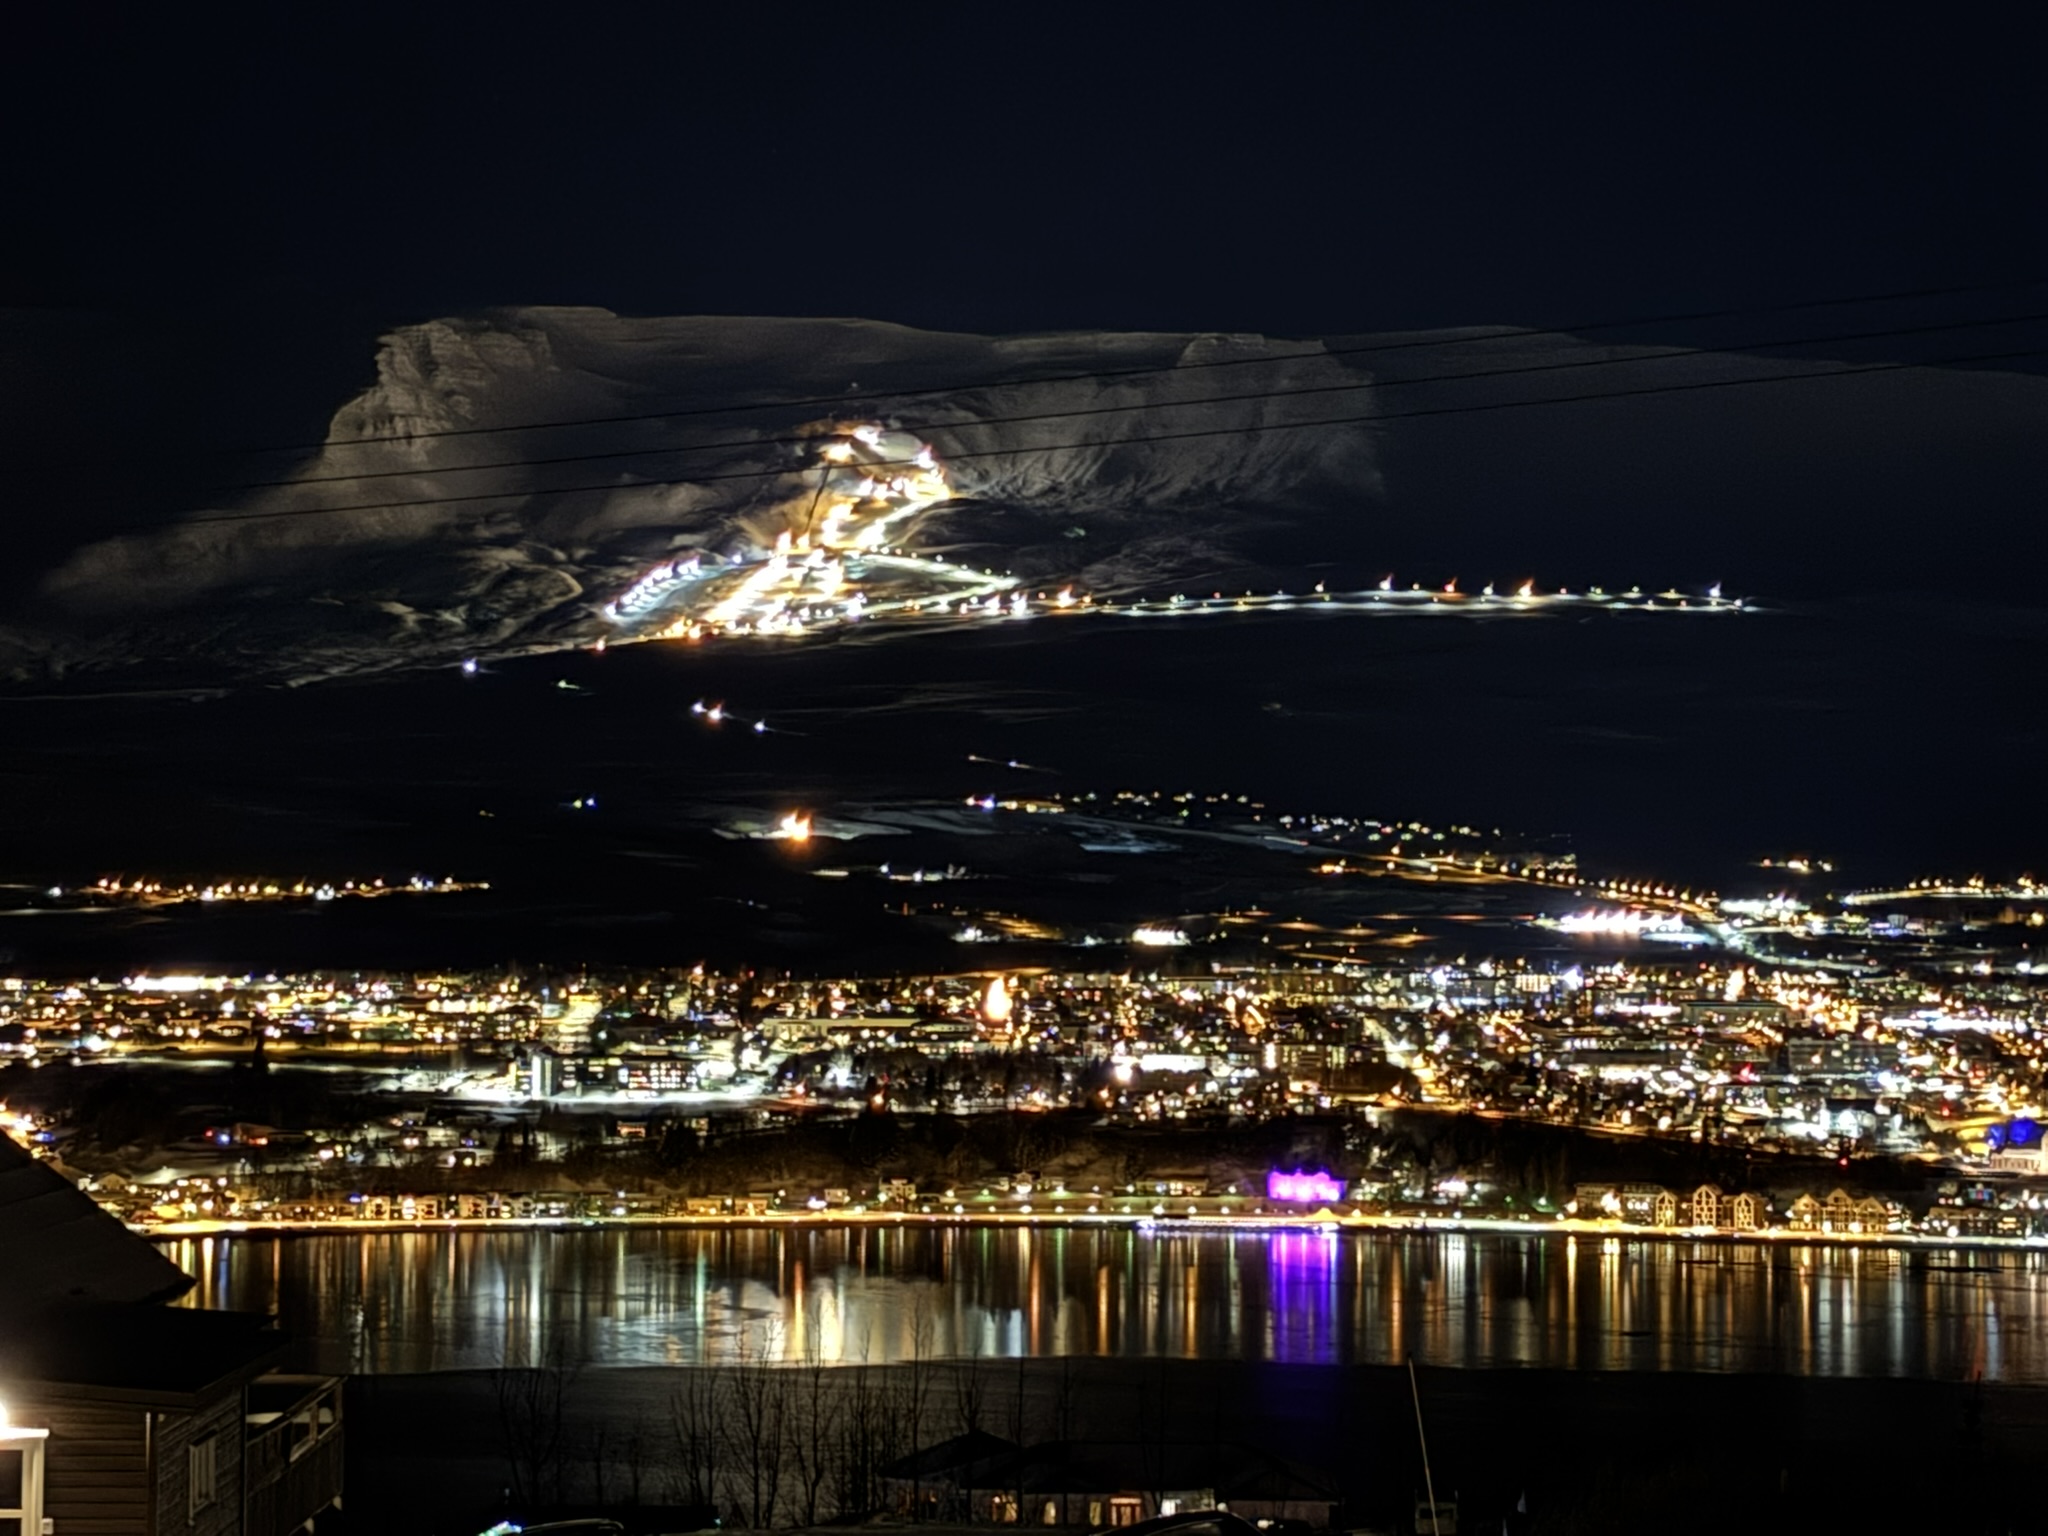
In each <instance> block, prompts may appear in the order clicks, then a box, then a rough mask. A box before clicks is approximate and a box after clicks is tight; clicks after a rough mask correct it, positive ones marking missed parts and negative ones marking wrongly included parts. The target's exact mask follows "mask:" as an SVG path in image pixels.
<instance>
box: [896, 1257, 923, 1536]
mask: <svg viewBox="0 0 2048 1536" xmlns="http://www.w3.org/2000/svg"><path fill="white" fill-rule="evenodd" d="M932 1331H933V1326H932V1309H931V1298H930V1297H929V1296H927V1295H926V1294H925V1293H924V1292H923V1291H919V1292H918V1293H917V1299H916V1300H915V1301H914V1302H913V1303H912V1304H911V1312H910V1358H909V1359H908V1360H906V1361H905V1362H903V1364H902V1365H900V1366H899V1367H898V1368H897V1371H896V1376H895V1380H896V1394H895V1397H896V1401H895V1411H894V1414H893V1416H892V1417H893V1421H894V1423H895V1424H896V1427H897V1429H898V1431H899V1433H900V1435H901V1437H902V1441H903V1454H905V1455H909V1454H910V1453H912V1452H914V1451H917V1450H920V1449H922V1447H923V1445H924V1435H925V1421H926V1419H927V1418H929V1417H930V1415H931V1393H932V1369H931V1353H932ZM910 1512H911V1517H912V1518H913V1519H922V1518H924V1501H923V1500H922V1499H913V1500H912V1504H911V1511H910Z"/></svg>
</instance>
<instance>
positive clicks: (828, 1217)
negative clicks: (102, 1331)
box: [129, 1211, 2048, 1253]
mask: <svg viewBox="0 0 2048 1536" xmlns="http://www.w3.org/2000/svg"><path fill="white" fill-rule="evenodd" d="M910 1226H917V1227H922V1228H925V1229H932V1228H939V1227H955V1228H963V1229H971V1228H976V1227H995V1228H1021V1229H1024V1230H1033V1229H1037V1228H1044V1227H1078V1228H1090V1229H1108V1230H1134V1231H1142V1232H1149V1233H1153V1234H1160V1233H1166V1234H1171V1233H1174V1232H1201V1233H1213V1234H1218V1235H1223V1234H1259V1233H1272V1232H1283V1233H1285V1232H1316V1233H1324V1234H1327V1235H1330V1236H1338V1235H1341V1234H1343V1233H1348V1232H1358V1233H1379V1234H1388V1235H1413V1236H1421V1235H1438V1236H1441V1235H1444V1234H1455V1233H1461V1232H1477V1233H1484V1234H1486V1235H1488V1236H1505V1237H1536V1238H1551V1237H1563V1238H1571V1239H1576V1238H1588V1239H1600V1240H1602V1241H1605V1240H1607V1239H1616V1240H1621V1239H1626V1240H1629V1241H1635V1242H1667V1243H1668V1242H1685V1243H1723V1244H1738V1243H1768V1244H1774V1245H1778V1246H1783V1247H1829V1248H1850V1249H1856V1250H1869V1249H1879V1250H1892V1251H1900V1252H1912V1251H1915V1250H1923V1251H1941V1250H1953V1249H1984V1250H1989V1251H1991V1252H1998V1253H2048V1237H1996V1236H1985V1235H1972V1236H1960V1235H1958V1236H1937V1235H1934V1234H1928V1233H1918V1232H1819V1231H1815V1232H1807V1231H1798V1230H1794V1229H1792V1228H1789V1227H1770V1228H1761V1229H1758V1230H1755V1231H1748V1232H1736V1231H1730V1230H1727V1229H1725V1228H1712V1227H1639V1226H1631V1225H1627V1224H1624V1223H1621V1222H1597V1221H1575V1220H1571V1219H1563V1220H1555V1221H1543V1222H1538V1221H1510V1220H1501V1219H1496V1218H1490V1217H1443V1218H1436V1217H1405V1216H1362V1215H1346V1216H1338V1215H1335V1214H1333V1213H1330V1212H1327V1211H1325V1212H1319V1213H1314V1214H1309V1213H1304V1214H1302V1215H1298V1216H1297V1215H1291V1214H1290V1215H1283V1216H1205V1215H1194V1216H1166V1217H1162V1216H1154V1215H1131V1214H1125V1213H1093V1214H1090V1213H1065V1212H1054V1213H1050V1214H1043V1213H1025V1212H1012V1211H988V1212H971V1211H970V1212H957V1211H948V1212H930V1213H925V1212H899V1211H880V1212H875V1211H869V1212H854V1211H831V1212H820V1211H791V1212H781V1213H776V1212H765V1213H764V1212H756V1213H751V1214H747V1215H734V1216H724V1215H717V1216H713V1215H704V1216H525V1217H521V1216H498V1217H484V1216H444V1217H436V1218H434V1219H431V1220H429V1219H425V1218H417V1217H416V1218H414V1219H412V1220H409V1221H408V1220H405V1219H403V1218H397V1219H392V1218H387V1219H384V1220H381V1221H372V1220H352V1219H351V1220H343V1221H293V1220H282V1221H264V1220H260V1219H256V1220H248V1221H181V1222H162V1223H155V1224H152V1225H149V1226H134V1225H131V1226H130V1227H129V1230H130V1231H132V1232H134V1233H136V1235H138V1236H140V1237H143V1238H146V1239H148V1240H150V1241H153V1242H173V1241H182V1240H186V1239H190V1238H210V1237H327V1236H343V1235H348V1234H358V1235H361V1234H371V1235H384V1234H393V1233H405V1232H562V1231H613V1230H642V1229H645V1230H665V1229H707V1230H720V1229H723V1230H734V1229H743V1230H747V1229H757V1230H778V1231H781V1230H796V1229H802V1228H811V1229H817V1228H829V1227H859V1228H876V1227H892V1228H903V1227H910Z"/></svg>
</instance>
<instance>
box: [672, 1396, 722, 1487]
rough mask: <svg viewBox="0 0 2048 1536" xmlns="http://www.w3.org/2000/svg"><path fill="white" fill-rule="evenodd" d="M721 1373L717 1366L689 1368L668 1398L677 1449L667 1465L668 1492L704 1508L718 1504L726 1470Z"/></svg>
mask: <svg viewBox="0 0 2048 1536" xmlns="http://www.w3.org/2000/svg"><path fill="white" fill-rule="evenodd" d="M722 1376H723V1370H722V1368H721V1367H718V1366H709V1365H707V1366H698V1367H695V1368H693V1369H690V1370H686V1371H684V1372H683V1374H682V1381H681V1384H680V1385H678V1386H677V1387H676V1389H675V1390H674V1391H673V1392H671V1393H669V1398H668V1425H669V1441H670V1449H671V1451H672V1452H673V1453H674V1454H673V1458H672V1460H671V1461H670V1464H669V1469H668V1484H669V1496H670V1497H671V1498H674V1499H677V1500H679V1501H680V1502H682V1503H684V1504H691V1505H695V1506H697V1507H698V1508H701V1509H711V1508H715V1507H716V1506H717V1504H718V1496H719V1491H720V1488H719V1481H720V1473H721V1472H722V1471H723V1470H724V1465H723V1458H722V1456H721V1455H720V1452H721V1451H722V1450H723V1448H724V1442H725V1436H724V1434H723V1433H722V1431H721V1428H720V1422H719V1407H720V1399H721V1398H722V1397H723V1396H724V1395H725V1394H724V1392H723V1391H722V1390H721V1378H722Z"/></svg>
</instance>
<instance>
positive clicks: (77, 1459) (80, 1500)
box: [13, 1397, 153, 1536]
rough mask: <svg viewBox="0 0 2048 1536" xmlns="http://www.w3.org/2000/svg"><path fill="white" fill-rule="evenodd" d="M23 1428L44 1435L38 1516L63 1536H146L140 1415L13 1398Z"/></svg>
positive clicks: (144, 1435)
mask: <svg viewBox="0 0 2048 1536" xmlns="http://www.w3.org/2000/svg"><path fill="white" fill-rule="evenodd" d="M13 1406H14V1408H15V1409H16V1412H17V1416H18V1417H20V1418H21V1420H22V1421H23V1422H24V1423H29V1424H37V1425H41V1426H42V1427H44V1428H47V1429H48V1430H49V1432H50V1438H49V1441H48V1443H47V1445H46V1447H45V1451H44V1457H43V1514H44V1515H45V1516H46V1517H47V1518H49V1519H50V1520H52V1521H54V1522H55V1524H54V1526H53V1529H55V1530H58V1531H61V1532H63V1533H64V1536H153V1533H152V1532H151V1529H150V1524H149V1515H150V1509H149V1440H148V1430H147V1426H146V1424H145V1418H146V1415H145V1414H144V1413H143V1411H142V1410H141V1409H140V1408H123V1407H118V1406H114V1405H110V1404H106V1403H86V1402H67V1401H66V1400H64V1399H63V1398H59V1397H44V1398H41V1399H36V1398H27V1399H18V1400H17V1401H16V1403H15V1404H14V1405H13Z"/></svg>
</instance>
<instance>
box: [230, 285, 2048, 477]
mask: <svg viewBox="0 0 2048 1536" xmlns="http://www.w3.org/2000/svg"><path fill="white" fill-rule="evenodd" d="M2044 281H2048V279H2042V278H2027V279H2023V280H2021V281H2017V282H2010V283H1967V284H1959V285H1956V286H1952V287H1939V288H1900V289H1894V290H1892V291H1890V292H1887V293H1866V294H1852V295H1847V296H1842V297H1836V298H1825V299H1801V300H1798V301H1796V302H1794V303H1790V304H1758V305H1747V306H1740V307H1732V308H1725V309H1702V310H1691V311H1679V312H1674V313H1669V314H1662V315H1640V316H1637V317H1635V318H1633V319H1627V320H1589V321H1585V322H1583V323H1580V324H1576V325H1558V326H1545V327H1542V328H1540V329H1533V330H1532V329H1522V328H1517V327H1513V326H1506V327H1501V328H1499V329H1496V330H1491V331H1486V332H1482V333H1479V334H1475V335H1466V336H1436V337H1429V336H1423V337H1415V338H1412V339H1410V340H1407V341H1390V342H1374V343H1369V344H1365V345H1360V346H1355V347H1325V348H1323V349H1322V350H1321V351H1318V352H1294V353H1285V354H1280V355H1268V356H1265V357H1224V358H1212V359H1210V360H1208V361H1206V362H1195V363H1161V364H1148V365H1146V366H1144V367H1141V368H1102V369H1090V370H1084V371H1081V372H1076V373H1059V374H1042V375H1038V376H1036V377H1030V378H1016V377H1013V378H1008V379H985V380H979V381H976V382H972V383H964V384H949V385H930V386H920V387H918V388H915V389H896V390H867V391H849V392H847V393H845V394H839V395H812V396H796V397H791V398H787V399H781V400H756V401H746V402H741V403H738V404H734V405H709V406H692V407H688V408H685V409H681V410H668V411H641V412H633V413H628V414H624V415H617V416H586V417H571V418H568V419H565V420H561V421H531V422H521V423H515V424H512V425H508V426H500V427H443V428H439V429H437V430H435V431H432V432H410V433H407V434H405V435H404V436H402V437H345V438H337V439H331V440H322V441H320V442H304V443H285V444H280V445H277V446H274V447H269V448H238V449H224V450H222V452H223V454H224V455H227V456H232V457H258V456H261V455H265V454H273V453H312V452H317V451H319V450H321V449H325V448H359V447H372V446H377V445H383V444H393V443H425V442H436V441H439V440H440V439H442V438H453V437H487V436H493V435H497V434H502V433H511V432H545V431H553V430H557V429H567V428H570V427H601V426H623V425H628V424H631V423H635V422H649V421H682V420H688V419H691V418H694V417H703V416H730V415H735V414H738V413H741V412H747V411H769V410H799V409H808V408H811V407H815V406H842V405H849V404H867V403H871V402H874V401H879V400H912V399H918V398H920V397H923V396H926V395H934V394H959V393H964V392H966V391H968V390H974V389H1013V388H1027V387H1031V386H1035V385H1039V384H1072V383H1086V382H1088V381H1089V380H1093V379H1125V378H1138V377H1143V376H1145V375H1148V374H1155V373H1172V374H1182V373H1190V372H1193V371H1195V370H1197V369H1210V368H1244V367H1253V366H1257V365H1259V364H1270V363H1283V362H1292V361H1295V360H1297V359H1299V358H1305V357H1361V356H1377V355H1379V354H1382V353H1388V352H1406V351H1410V350H1412V349H1415V348H1418V347H1458V346H1472V345H1475V344H1477V343H1479V342H1485V341H1509V340H1518V339H1530V338H1535V337H1544V336H1578V335H1583V334H1585V333H1586V332H1589V331H1615V330H1634V329H1638V328H1641V327H1643V326H1650V325H1696V324H1700V323H1703V322H1706V321H1710V320H1730V319H1735V318H1737V317H1740V316H1744V315H1782V314H1797V313H1801V312H1804V311H1807V310H1815V309H1840V308H1848V307H1852V306H1855V305H1858V304H1897V303H1905V302H1908V301H1911V300H1914V299H1938V298H1959V297H1962V296H1964V295H1967V294H1979V293H2009V292H2011V291H2013V290H2015V289H2023V288H2038V287H2040V286H2041V285H2042V283H2043V282H2044ZM1204 334H1211V333H1197V334H1196V335H1195V336H1194V337H1193V338H1192V339H1200V338H1201V335H1204Z"/></svg>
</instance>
